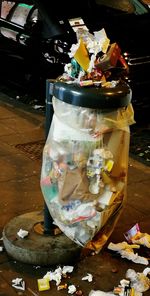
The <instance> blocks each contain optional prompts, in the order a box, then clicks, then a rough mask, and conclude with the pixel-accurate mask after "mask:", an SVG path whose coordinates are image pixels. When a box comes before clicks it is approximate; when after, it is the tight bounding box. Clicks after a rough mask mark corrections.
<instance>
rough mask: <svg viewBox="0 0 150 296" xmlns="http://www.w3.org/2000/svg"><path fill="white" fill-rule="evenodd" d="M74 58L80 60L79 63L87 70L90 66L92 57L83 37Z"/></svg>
mask: <svg viewBox="0 0 150 296" xmlns="http://www.w3.org/2000/svg"><path fill="white" fill-rule="evenodd" d="M74 58H75V60H76V61H77V62H78V64H79V65H80V66H81V67H82V68H83V70H84V71H87V69H88V68H89V63H90V59H89V55H88V51H87V49H86V47H85V44H84V42H83V40H82V39H80V45H79V47H78V49H77V51H76V53H75V55H74Z"/></svg>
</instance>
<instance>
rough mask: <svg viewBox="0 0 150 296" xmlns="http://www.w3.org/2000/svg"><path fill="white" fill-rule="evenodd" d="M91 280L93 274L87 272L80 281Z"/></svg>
mask: <svg viewBox="0 0 150 296" xmlns="http://www.w3.org/2000/svg"><path fill="white" fill-rule="evenodd" d="M92 280H93V275H92V274H90V273H88V274H87V276H84V277H83V278H82V281H88V282H92Z"/></svg>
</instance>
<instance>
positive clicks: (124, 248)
mask: <svg viewBox="0 0 150 296" xmlns="http://www.w3.org/2000/svg"><path fill="white" fill-rule="evenodd" d="M139 247H140V246H139V245H129V244H128V243H126V242H122V243H118V244H114V243H112V242H111V243H109V245H108V249H109V250H112V251H117V252H118V253H119V254H120V255H121V257H122V258H126V259H128V260H131V261H133V262H134V263H139V264H144V265H148V264H149V262H148V260H147V259H146V258H144V257H142V256H139V255H138V253H134V251H133V249H139Z"/></svg>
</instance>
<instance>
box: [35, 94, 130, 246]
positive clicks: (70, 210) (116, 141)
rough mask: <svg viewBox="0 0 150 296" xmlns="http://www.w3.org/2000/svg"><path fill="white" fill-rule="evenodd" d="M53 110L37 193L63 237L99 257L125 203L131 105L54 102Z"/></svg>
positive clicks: (55, 99)
mask: <svg viewBox="0 0 150 296" xmlns="http://www.w3.org/2000/svg"><path fill="white" fill-rule="evenodd" d="M53 107H54V115H53V119H52V124H51V127H50V130H49V134H48V137H47V141H46V143H45V146H44V149H43V162H42V170H41V180H40V185H41V190H42V193H43V196H44V199H45V202H46V204H47V207H48V209H49V212H50V214H51V216H52V218H53V220H54V223H55V224H56V225H57V226H58V227H59V228H60V229H61V230H62V232H64V234H65V235H66V236H68V237H69V238H70V239H71V240H73V241H74V242H76V243H77V244H79V245H81V246H84V247H85V246H87V247H88V248H90V249H94V250H96V251H99V250H100V249H101V248H102V247H103V245H104V243H105V242H106V241H107V239H108V236H109V235H110V234H111V232H112V231H113V228H114V224H115V222H116V221H117V218H118V217H119V213H120V211H121V208H122V205H123V202H124V201H125V198H126V182H127V170H128V153H129V139H130V130H129V125H130V124H132V123H133V122H134V119H133V109H132V105H131V104H130V105H129V106H128V107H126V108H120V109H117V110H113V111H112V110H106V111H105V110H99V109H90V108H83V107H78V106H74V105H71V104H67V103H65V102H62V101H60V100H58V99H57V98H55V97H53Z"/></svg>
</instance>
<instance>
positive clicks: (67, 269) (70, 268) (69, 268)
mask: <svg viewBox="0 0 150 296" xmlns="http://www.w3.org/2000/svg"><path fill="white" fill-rule="evenodd" d="M73 269H74V267H73V266H69V265H66V266H63V269H62V274H66V273H71V272H73Z"/></svg>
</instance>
